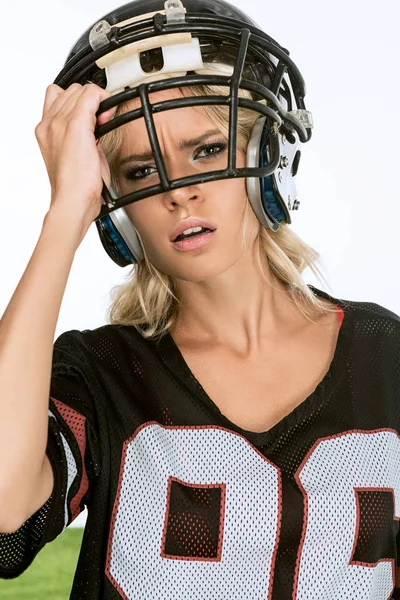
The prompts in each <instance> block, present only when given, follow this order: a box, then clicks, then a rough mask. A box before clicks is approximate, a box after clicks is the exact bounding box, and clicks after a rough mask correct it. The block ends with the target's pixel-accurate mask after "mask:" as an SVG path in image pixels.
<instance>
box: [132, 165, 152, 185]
mask: <svg viewBox="0 0 400 600" xmlns="http://www.w3.org/2000/svg"><path fill="white" fill-rule="evenodd" d="M151 168H153V169H154V171H155V173H157V169H156V168H155V167H150V166H146V165H145V166H143V167H140V169H137V168H135V167H131V168H130V169H127V170H126V171H125V172H124V177H125V179H128V181H134V180H137V179H146V178H147V177H150V175H152V173H145V171H147V170H148V169H151Z"/></svg>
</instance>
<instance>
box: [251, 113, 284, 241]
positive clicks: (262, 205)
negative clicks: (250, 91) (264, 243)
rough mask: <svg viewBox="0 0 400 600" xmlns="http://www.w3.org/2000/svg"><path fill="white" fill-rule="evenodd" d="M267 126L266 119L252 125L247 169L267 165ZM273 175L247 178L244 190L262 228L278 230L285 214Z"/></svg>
mask: <svg viewBox="0 0 400 600" xmlns="http://www.w3.org/2000/svg"><path fill="white" fill-rule="evenodd" d="M268 140H269V125H268V120H267V118H266V117H259V118H258V119H257V121H256V122H255V124H254V127H253V130H252V132H251V135H250V140H249V143H248V146H247V163H246V164H247V167H253V168H254V167H255V168H262V167H266V166H268V165H269V163H270V160H269V156H268V152H269V144H268ZM274 177H275V176H274V174H272V175H269V176H268V175H267V176H266V177H247V179H246V188H247V194H248V197H249V201H250V204H251V206H252V208H253V210H254V212H255V214H256V216H257V218H258V220H259V221H260V223H261V224H262V225H263V226H264V227H269V228H270V229H272V230H273V231H277V230H278V229H279V225H280V223H281V222H282V221H283V220H284V219H285V212H284V210H283V208H282V204H281V202H280V200H279V199H278V196H277V194H276V192H275V188H274V185H273V179H274Z"/></svg>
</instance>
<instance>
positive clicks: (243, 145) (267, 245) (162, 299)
mask: <svg viewBox="0 0 400 600" xmlns="http://www.w3.org/2000/svg"><path fill="white" fill-rule="evenodd" d="M180 91H181V93H182V95H188V94H192V95H194V96H210V95H222V96H225V95H227V93H228V91H229V90H228V88H227V87H226V86H215V85H213V86H210V85H207V86H205V85H198V86H190V87H189V86H188V87H185V88H180ZM185 92H186V93H185ZM239 95H240V96H241V97H244V98H250V99H251V98H252V95H251V93H250V92H248V91H246V90H243V89H240V91H239ZM259 102H261V103H263V104H266V103H267V102H266V101H265V100H259ZM124 106H125V105H122V104H121V105H120V106H119V107H118V109H117V111H116V113H115V115H114V117H115V116H118V115H119V114H121V113H122V112H124ZM202 108H203V110H204V111H205V113H206V115H207V117H208V118H209V119H211V121H213V122H214V123H215V125H216V126H217V128H218V129H220V131H221V132H222V133H223V135H224V136H225V137H226V138H228V137H229V107H228V106H222V105H208V106H203V107H202ZM259 116H260V113H258V112H256V111H253V110H250V109H244V108H239V110H238V136H237V147H238V149H239V150H241V151H242V152H246V150H247V145H248V141H249V139H250V134H251V131H252V128H253V125H254V123H255V121H256V119H257V118H258V117H259ZM271 129H272V135H277V134H278V129H277V124H276V123H275V124H274V127H272V128H271ZM122 136H123V132H122V127H119V128H116V129H115V130H113V131H111V132H110V133H108V134H106V135H105V136H104V137H102V138H101V145H102V148H103V150H104V153H105V155H106V157H107V159H108V162H109V165H110V171H111V182H112V184H113V187H114V188H115V189H116V191H117V192H118V191H119V183H118V179H117V175H116V173H117V165H118V159H119V152H120V148H121V145H122V139H123V138H122ZM251 212H252V208H251V205H250V202H249V201H248V202H247V210H246V211H245V218H244V227H243V238H242V245H243V243H244V239H245V231H246V223H247V222H248V218H249V214H251ZM139 239H140V236H139ZM141 242H142V240H141ZM256 242H258V244H259V248H260V253H259V266H260V270H261V273H262V272H263V271H262V265H261V260H264V261H266V263H267V265H268V267H269V269H270V271H271V272H272V276H273V277H275V278H276V279H277V280H278V281H280V282H281V284H283V286H284V288H285V289H286V290H287V292H288V293H289V296H290V298H291V300H292V301H293V303H294V304H295V305H296V306H297V308H298V310H299V311H300V312H301V313H302V314H303V315H304V317H305V318H307V319H308V320H309V321H311V322H313V323H314V322H315V321H314V320H313V319H312V315H314V314H315V313H317V315H319V316H322V315H324V314H326V313H328V312H335V311H336V308H335V307H333V306H330V305H328V304H327V303H326V302H325V301H324V300H321V299H320V298H319V297H318V296H316V295H315V294H314V293H313V292H312V291H311V290H310V289H309V287H308V286H307V284H306V283H305V282H304V281H303V279H302V273H303V271H304V270H305V269H306V267H310V269H311V270H312V271H313V273H314V274H315V275H316V277H317V278H318V279H319V280H320V281H322V280H323V281H324V282H325V283H327V282H326V280H325V278H324V277H323V275H322V273H321V271H320V270H319V269H318V267H317V266H316V263H317V261H318V260H319V258H320V255H319V254H318V252H317V251H316V250H314V249H313V248H311V247H310V246H309V245H307V244H306V243H305V242H304V241H303V240H302V239H301V238H300V237H299V236H298V235H297V234H296V233H295V232H294V231H293V230H292V229H290V228H289V226H288V224H287V223H285V222H282V223H281V224H280V227H279V229H278V231H276V232H273V231H271V230H270V229H267V228H264V227H263V226H262V225H261V223H260V225H259V230H258V234H257V239H256ZM142 246H143V252H144V259H143V260H141V261H140V262H139V263H138V264H135V265H133V266H132V269H131V270H130V272H129V273H128V275H127V277H126V280H125V282H123V283H122V284H119V285H116V286H114V287H113V288H112V290H111V292H110V296H111V305H110V306H109V308H108V310H107V314H106V318H107V322H108V323H110V324H113V325H133V326H135V327H136V328H137V329H138V330H139V331H140V332H141V334H142V335H143V336H144V337H145V338H149V337H153V336H158V335H162V334H165V333H166V332H167V331H169V330H170V329H171V327H172V326H173V325H174V324H175V323H176V320H177V318H178V315H179V306H180V300H179V298H178V297H177V296H178V294H177V290H176V287H175V285H174V281H173V279H172V278H171V277H170V276H169V275H167V274H166V273H163V272H161V271H159V270H158V269H157V268H156V267H155V266H154V265H153V264H152V263H151V262H150V261H149V259H148V256H147V254H146V249H145V248H144V245H143V243H142ZM268 283H269V285H271V286H272V287H274V286H273V285H272V283H271V282H270V281H269V280H268Z"/></svg>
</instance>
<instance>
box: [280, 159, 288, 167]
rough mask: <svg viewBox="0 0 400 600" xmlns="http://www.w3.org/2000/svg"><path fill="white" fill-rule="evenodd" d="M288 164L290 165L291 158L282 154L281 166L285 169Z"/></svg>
mask: <svg viewBox="0 0 400 600" xmlns="http://www.w3.org/2000/svg"><path fill="white" fill-rule="evenodd" d="M288 166H289V159H288V157H287V156H281V164H280V168H281V169H285V168H286V167H288Z"/></svg>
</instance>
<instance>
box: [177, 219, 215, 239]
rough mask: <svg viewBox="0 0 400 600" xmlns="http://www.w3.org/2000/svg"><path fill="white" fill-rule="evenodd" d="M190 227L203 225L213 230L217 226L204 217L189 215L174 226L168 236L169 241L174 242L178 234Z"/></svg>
mask: <svg viewBox="0 0 400 600" xmlns="http://www.w3.org/2000/svg"><path fill="white" fill-rule="evenodd" d="M192 227H204V228H205V229H211V231H215V230H216V229H217V226H216V225H215V224H214V223H212V221H206V220H204V219H200V218H198V217H189V218H188V219H183V220H182V221H179V223H178V224H177V225H176V227H175V228H174V229H173V231H172V232H171V235H170V237H169V239H170V241H171V242H174V241H175V240H176V238H177V237H178V235H181V233H183V232H184V231H186V229H190V228H192Z"/></svg>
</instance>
